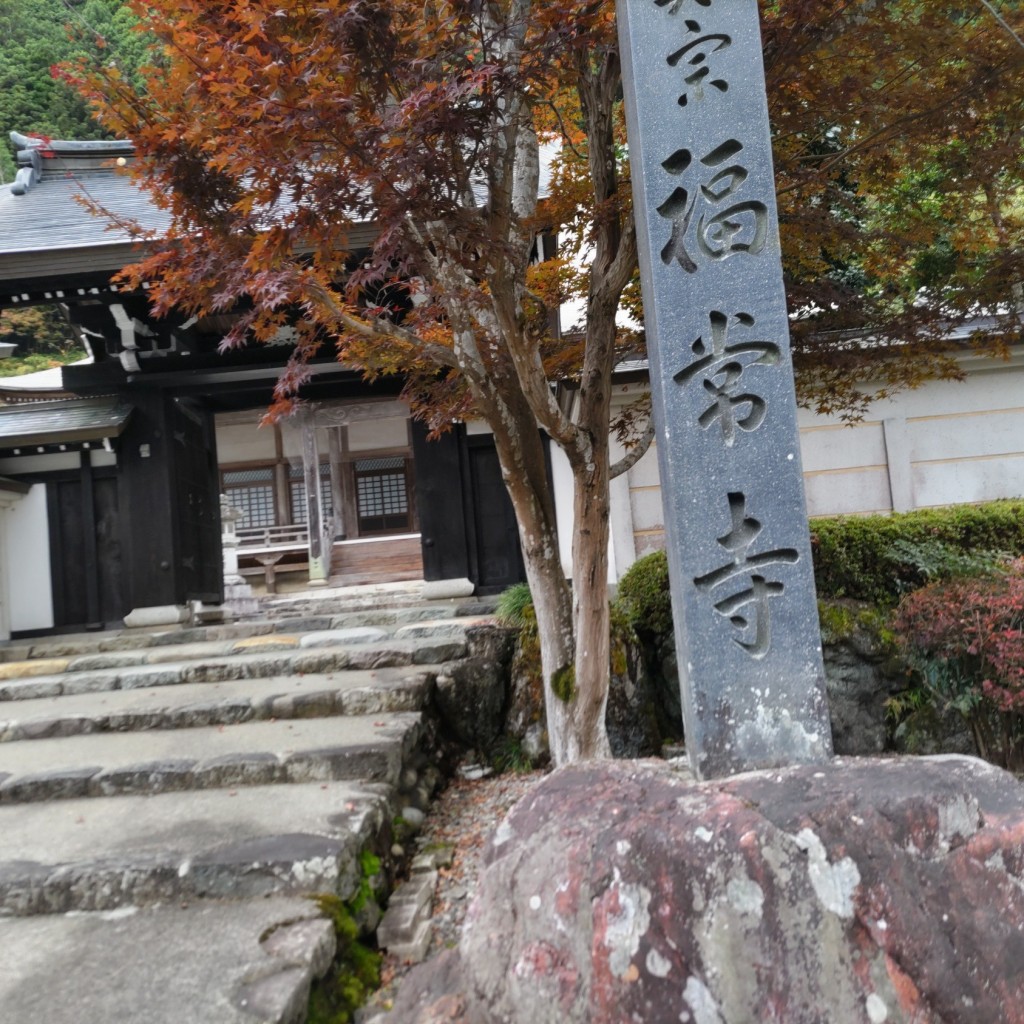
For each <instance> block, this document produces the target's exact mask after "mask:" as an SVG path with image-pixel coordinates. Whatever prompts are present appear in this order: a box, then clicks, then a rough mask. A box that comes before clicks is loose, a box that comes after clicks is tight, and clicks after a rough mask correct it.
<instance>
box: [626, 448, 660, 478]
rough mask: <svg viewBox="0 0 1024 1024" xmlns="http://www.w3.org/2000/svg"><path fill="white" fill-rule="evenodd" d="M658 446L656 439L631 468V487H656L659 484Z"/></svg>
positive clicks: (629, 474) (629, 475) (628, 474)
mask: <svg viewBox="0 0 1024 1024" xmlns="http://www.w3.org/2000/svg"><path fill="white" fill-rule="evenodd" d="M657 449H658V446H657V442H656V441H652V442H651V447H650V448H648V449H647V451H646V452H645V453H644V455H643V457H642V458H641V459H640V461H639V462H638V463H637V464H636V465H635V466H633V467H632V469H630V471H629V473H627V476H628V477H629V486H630V487H656V486H657V485H658V450H657Z"/></svg>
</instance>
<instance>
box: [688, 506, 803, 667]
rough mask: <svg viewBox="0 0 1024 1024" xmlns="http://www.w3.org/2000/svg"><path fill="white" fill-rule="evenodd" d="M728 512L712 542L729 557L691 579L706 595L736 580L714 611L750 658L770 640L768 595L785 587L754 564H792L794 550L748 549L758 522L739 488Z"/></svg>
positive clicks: (765, 650)
mask: <svg viewBox="0 0 1024 1024" xmlns="http://www.w3.org/2000/svg"><path fill="white" fill-rule="evenodd" d="M729 512H730V515H731V517H732V528H731V529H730V530H729V532H728V533H727V534H725V535H724V536H722V537H719V538H718V543H719V545H720V546H721V547H723V548H725V550H726V551H728V552H729V555H730V556H731V560H730V561H728V562H726V563H725V564H724V565H721V566H719V568H717V569H715V570H713V571H712V572H709V573H706V574H705V575H704V576H698V577H696V578H695V579H694V581H693V582H694V585H695V586H696V587H697V589H698V590H700V591H702V592H704V593H707V594H710V595H712V596H714V592H715V591H716V590H720V588H722V587H725V586H726V585H727V584H736V585H738V588H739V589H734V588H732V587H730V590H731V591H732V592H731V593H726V594H725V596H724V597H722V598H720V599H719V600H718V601H717V602H716V603H715V606H714V607H715V611H716V612H718V614H719V615H722V616H724V617H725V618H727V619H728V620H729V622H730V624H731V625H732V626H733V628H734V629H735V630H736V631H737V633H738V634H739V635H738V637H736V636H734V637H733V638H732V639H733V643H735V644H737V645H738V646H739V647H742V648H743V650H745V651H746V652H747V654H749V655H750V656H751V657H752V658H757V659H760V658H763V657H764V656H765V655H766V654H767V653H768V651H769V650H770V648H771V642H772V632H771V608H770V606H769V601H770V600H771V599H772V598H773V597H781V596H782V594H783V593H784V591H785V589H786V585H785V584H784V583H783V582H781V581H780V580H770V579H768V578H767V575H766V574H764V573H763V572H761V571H760V570H762V569H763V568H765V567H767V566H770V565H795V564H796V563H797V562H798V561H799V560H800V555H799V554H798V553H797V551H796V550H795V549H793V548H776V549H775V550H774V551H764V552H762V553H761V554H757V555H752V554H750V549H751V547H752V546H753V544H754V541H755V540H757V537H758V534H760V532H761V530H762V526H761V523H760V522H758V520H756V519H754V518H753V517H752V516H748V515H747V499H746V497H745V495H743V494H741V493H739V492H730V494H729ZM741 612H742V613H743V614H741Z"/></svg>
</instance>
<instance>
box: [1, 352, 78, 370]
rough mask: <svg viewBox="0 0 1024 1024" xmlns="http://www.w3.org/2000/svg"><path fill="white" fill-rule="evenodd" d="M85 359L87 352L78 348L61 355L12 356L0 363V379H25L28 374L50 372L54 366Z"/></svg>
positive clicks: (34, 354)
mask: <svg viewBox="0 0 1024 1024" xmlns="http://www.w3.org/2000/svg"><path fill="white" fill-rule="evenodd" d="M84 358H85V352H84V351H83V350H82V349H77V348H70V349H68V350H67V352H63V353H60V354H59V355H52V354H51V355H43V354H42V353H39V352H36V353H33V354H32V355H28V356H24V357H22V358H20V359H19V358H18V357H17V356H10V357H9V358H7V359H4V360H3V361H0V377H23V376H24V375H25V374H26V373H38V372H39V371H40V370H49V369H52V368H53V367H54V366H63V365H65V364H66V363H74V362H77V361H78V360H79V359H84Z"/></svg>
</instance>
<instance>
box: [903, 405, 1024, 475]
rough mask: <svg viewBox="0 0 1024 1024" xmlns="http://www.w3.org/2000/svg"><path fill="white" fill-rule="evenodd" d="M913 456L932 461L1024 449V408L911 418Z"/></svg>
mask: <svg viewBox="0 0 1024 1024" xmlns="http://www.w3.org/2000/svg"><path fill="white" fill-rule="evenodd" d="M907 432H908V436H909V439H910V452H911V459H912V460H913V461H914V462H929V461H935V460H945V459H973V458H979V457H983V456H989V455H1011V454H1019V453H1021V452H1024V408H1018V409H1000V410H993V411H992V412H979V413H974V414H971V413H961V414H958V415H955V416H929V417H925V418H921V419H910V420H908V421H907Z"/></svg>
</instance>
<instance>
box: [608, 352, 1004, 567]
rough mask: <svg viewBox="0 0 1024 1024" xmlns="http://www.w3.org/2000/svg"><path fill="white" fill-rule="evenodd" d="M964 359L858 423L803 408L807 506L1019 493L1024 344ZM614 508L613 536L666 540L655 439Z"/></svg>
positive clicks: (821, 508)
mask: <svg viewBox="0 0 1024 1024" xmlns="http://www.w3.org/2000/svg"><path fill="white" fill-rule="evenodd" d="M964 367H965V369H966V371H967V373H968V376H967V379H966V380H964V381H933V382H929V383H927V384H925V385H923V386H922V387H920V388H918V389H917V390H915V391H908V392H904V393H903V394H900V395H897V396H895V397H894V398H892V399H887V400H885V401H882V402H877V403H875V404H873V405H872V406H870V407H869V409H868V415H867V416H866V417H865V419H864V420H863V421H862V422H860V423H856V424H852V425H850V424H845V423H843V422H842V421H841V420H839V419H838V418H835V417H826V416H818V415H816V414H814V413H812V412H809V411H807V410H803V409H802V410H799V413H798V424H799V427H800V449H801V457H802V460H803V466H804V485H805V489H806V493H807V507H808V512H809V514H810V515H812V516H825V515H842V514H845V515H863V514H870V513H885V512H890V511H892V510H893V509H894V508H895V509H896V510H898V511H899V510H903V509H912V508H925V507H931V506H936V505H953V504H960V503H976V502H983V501H993V500H995V499H998V498H1014V497H1021V496H1024V353H1020V354H1015V356H1014V358H1013V360H1012V361H1010V362H1009V363H999V362H994V361H992V360H980V359H968V360H966V361H965V362H964ZM612 515H613V531H614V532H615V535H616V536H618V535H619V532H620V531H621V530H622V529H624V528H625V526H626V524H627V522H628V523H630V524H631V527H632V533H633V541H634V544H633V546H634V550H635V554H636V557H640V556H642V555H644V554H647V553H648V552H650V551H653V550H655V549H657V548H663V547H664V545H665V539H664V525H663V519H664V517H663V513H662V493H661V486H660V482H659V479H658V465H657V458H656V453H655V447H654V446H652V448H651V450H650V451H649V452H648V453H647V454H646V455H645V456H644V457H643V458H642V459H641V460H640V462H638V463H637V465H636V466H634V467H633V469H632V470H631V471H630V473H629V501H628V508H627V507H625V506H624V505H623V503H622V502H621V501H620V502H616V501H615V500H614V497H613V507H612ZM622 561H623V560H622V559H621V558H620V559H618V562H622ZM616 568H617V569H618V570H619V574H620V575H621V572H622V568H621V566H620V565H619V564H618V563H617V565H616Z"/></svg>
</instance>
